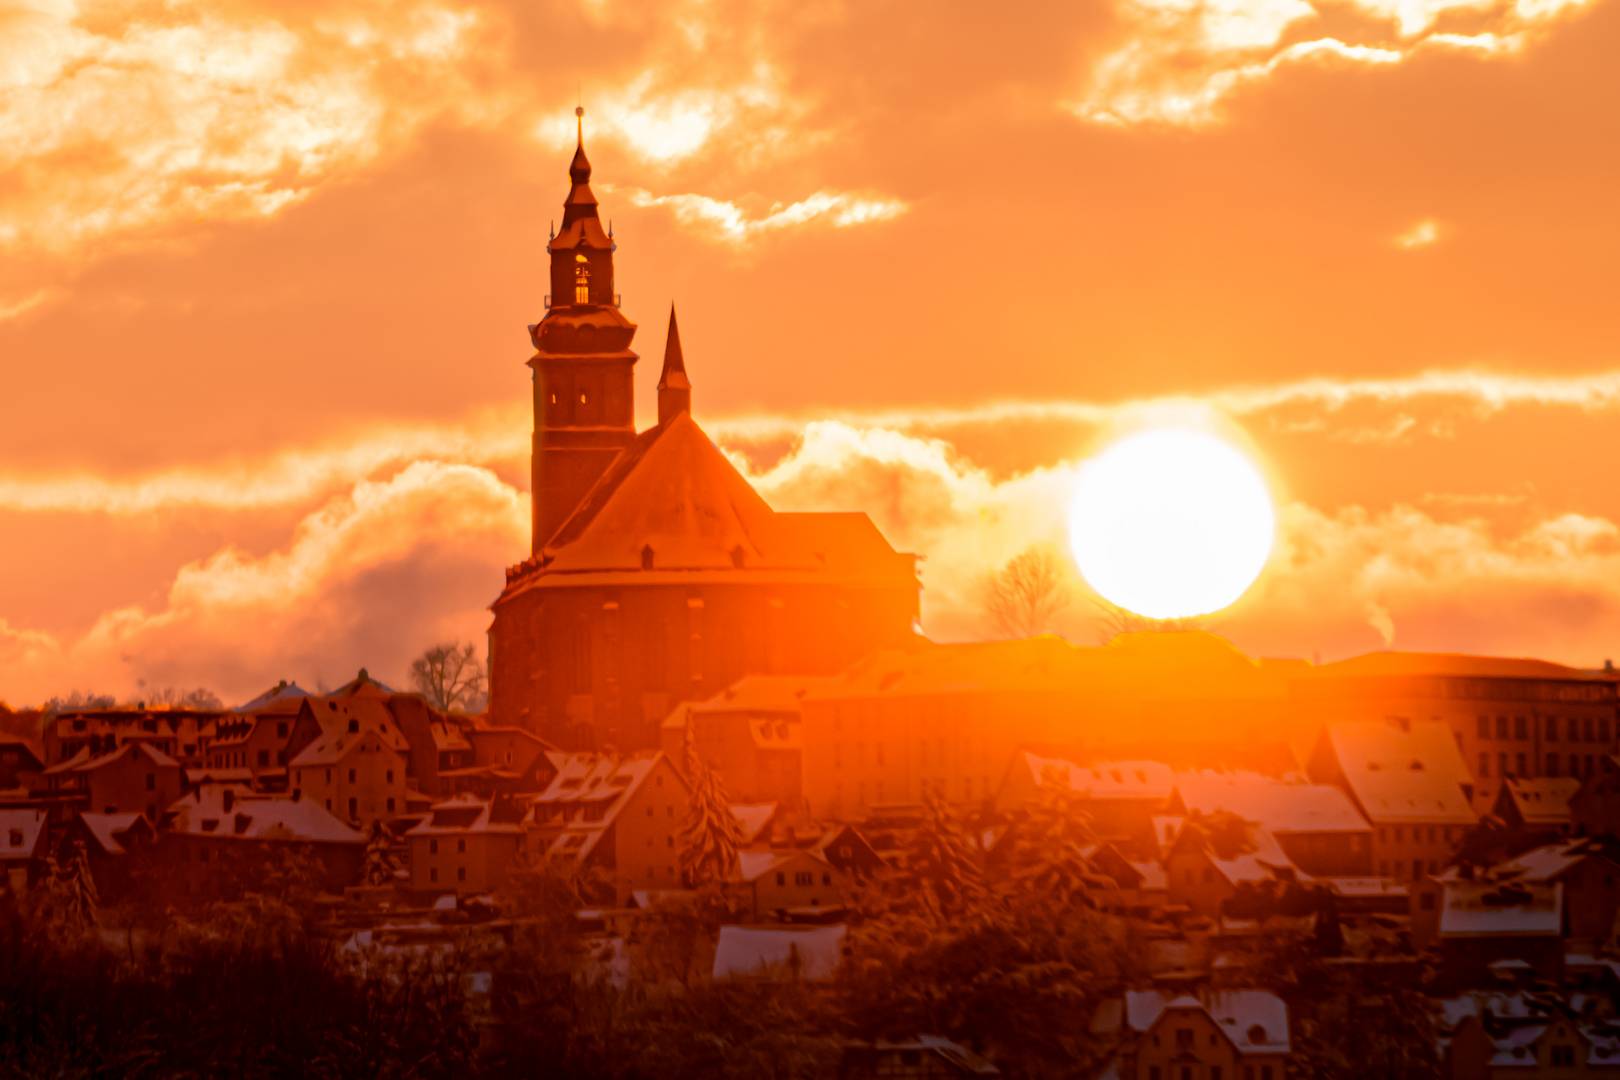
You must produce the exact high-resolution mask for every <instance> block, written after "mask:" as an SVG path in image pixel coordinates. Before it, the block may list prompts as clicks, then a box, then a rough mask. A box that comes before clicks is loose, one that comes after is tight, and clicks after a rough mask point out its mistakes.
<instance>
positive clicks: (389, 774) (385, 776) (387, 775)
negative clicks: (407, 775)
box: [383, 769, 394, 784]
mask: <svg viewBox="0 0 1620 1080" xmlns="http://www.w3.org/2000/svg"><path fill="white" fill-rule="evenodd" d="M383 779H385V780H387V781H388V782H389V783H390V784H392V783H393V782H394V770H393V769H389V770H388V771H387V772H386V773H384V774H383Z"/></svg>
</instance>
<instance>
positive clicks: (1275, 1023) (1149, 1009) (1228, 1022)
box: [1124, 989, 1290, 1054]
mask: <svg viewBox="0 0 1620 1080" xmlns="http://www.w3.org/2000/svg"><path fill="white" fill-rule="evenodd" d="M1182 1009H1186V1010H1197V1011H1200V1012H1203V1013H1206V1014H1207V1015H1208V1016H1209V1017H1210V1019H1212V1020H1214V1021H1215V1023H1216V1025H1217V1026H1218V1027H1219V1028H1220V1029H1221V1031H1222V1032H1223V1033H1224V1034H1225V1035H1226V1037H1227V1038H1228V1039H1230V1040H1231V1041H1232V1045H1233V1046H1234V1047H1236V1048H1237V1050H1238V1052H1239V1053H1242V1054H1287V1053H1288V1052H1289V1049H1290V1042H1289V1031H1288V1005H1287V1003H1285V1002H1284V1001H1283V999H1282V998H1280V997H1278V996H1277V995H1276V994H1273V993H1272V992H1271V991H1269V990H1209V989H1206V990H1204V991H1202V992H1201V994H1200V995H1199V996H1198V997H1194V996H1193V995H1191V994H1179V995H1176V994H1171V993H1168V992H1166V991H1163V990H1127V991H1126V992H1125V1016H1124V1020H1125V1022H1126V1024H1127V1025H1129V1027H1130V1029H1131V1030H1132V1031H1134V1032H1137V1033H1138V1034H1141V1033H1143V1032H1146V1031H1149V1030H1151V1029H1152V1027H1153V1025H1154V1024H1156V1023H1158V1022H1159V1019H1160V1017H1162V1016H1163V1015H1164V1014H1165V1013H1166V1012H1169V1011H1172V1010H1182Z"/></svg>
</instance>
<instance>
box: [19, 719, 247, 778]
mask: <svg viewBox="0 0 1620 1080" xmlns="http://www.w3.org/2000/svg"><path fill="white" fill-rule="evenodd" d="M224 715H225V710H223V709H212V710H206V711H205V710H198V709H146V708H116V709H79V710H74V711H72V712H65V713H59V714H57V715H56V716H54V717H51V718H50V719H49V721H48V722H47V723H46V725H45V739H44V746H45V753H44V758H45V763H46V764H47V765H57V764H60V763H61V762H63V761H66V760H68V759H69V758H72V757H75V756H77V755H78V753H79V752H80V751H81V750H83V751H88V753H89V756H90V757H100V756H104V755H106V754H110V753H112V752H113V751H114V750H117V749H119V748H120V747H122V746H123V745H124V744H125V743H127V742H146V743H151V744H152V745H153V746H154V747H155V748H156V749H158V750H160V751H162V752H163V753H165V754H167V755H168V756H169V757H171V758H174V759H175V760H177V761H179V762H181V763H182V764H183V765H187V766H196V765H201V764H202V763H203V754H204V752H205V751H206V750H207V748H208V732H209V731H210V730H211V729H212V728H213V726H214V724H215V722H216V721H218V720H219V719H220V717H222V716H224Z"/></svg>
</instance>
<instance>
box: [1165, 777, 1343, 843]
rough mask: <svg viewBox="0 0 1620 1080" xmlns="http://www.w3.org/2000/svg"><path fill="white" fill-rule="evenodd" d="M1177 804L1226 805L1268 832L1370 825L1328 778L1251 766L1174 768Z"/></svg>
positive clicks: (1200, 808)
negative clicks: (1300, 778) (1282, 774)
mask: <svg viewBox="0 0 1620 1080" xmlns="http://www.w3.org/2000/svg"><path fill="white" fill-rule="evenodd" d="M1175 785H1176V787H1175V790H1176V797H1177V798H1178V799H1179V800H1180V803H1181V806H1182V808H1184V809H1185V810H1187V811H1194V812H1197V813H1201V814H1212V813H1215V812H1217V811H1221V810H1224V811H1227V812H1229V813H1232V814H1236V815H1237V816H1238V817H1240V818H1243V819H1244V820H1245V821H1253V822H1257V823H1258V824H1261V825H1264V826H1265V827H1266V828H1267V829H1268V830H1269V831H1270V832H1272V833H1274V834H1278V833H1321V832H1366V831H1368V830H1369V829H1370V828H1371V826H1370V825H1368V824H1367V819H1366V818H1364V817H1362V816H1361V811H1359V810H1357V809H1356V806H1355V804H1354V803H1353V802H1351V801H1350V797H1349V796H1348V795H1346V794H1345V793H1344V792H1343V791H1342V790H1341V789H1339V788H1336V787H1333V786H1331V785H1329V784H1309V783H1298V782H1288V781H1285V780H1279V779H1277V778H1275V777H1271V776H1262V775H1261V774H1259V773H1252V772H1213V771H1210V770H1200V771H1197V772H1184V773H1177V774H1176V778H1175Z"/></svg>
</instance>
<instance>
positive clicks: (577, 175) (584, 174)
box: [568, 105, 591, 185]
mask: <svg viewBox="0 0 1620 1080" xmlns="http://www.w3.org/2000/svg"><path fill="white" fill-rule="evenodd" d="M574 125H575V130H576V133H577V135H578V141H577V142H575V143H574V160H573V161H571V162H569V163H568V178H569V179H570V180H572V181H573V182H574V183H575V184H576V185H578V184H587V183H589V182H590V179H591V159H590V158H588V157H586V156H585V106H583V105H575V106H574Z"/></svg>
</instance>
